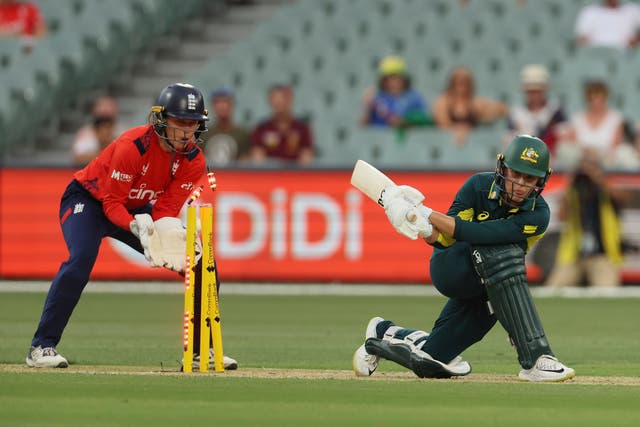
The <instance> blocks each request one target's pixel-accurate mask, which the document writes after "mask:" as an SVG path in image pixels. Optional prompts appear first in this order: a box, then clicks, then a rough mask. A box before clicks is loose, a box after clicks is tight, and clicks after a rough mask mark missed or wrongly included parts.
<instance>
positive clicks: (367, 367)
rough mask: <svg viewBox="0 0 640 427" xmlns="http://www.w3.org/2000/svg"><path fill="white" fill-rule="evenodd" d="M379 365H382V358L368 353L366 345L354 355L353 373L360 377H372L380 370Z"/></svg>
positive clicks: (359, 348)
mask: <svg viewBox="0 0 640 427" xmlns="http://www.w3.org/2000/svg"><path fill="white" fill-rule="evenodd" d="M378 363H380V356H375V355H373V354H369V353H367V350H365V348H364V344H362V345H361V346H360V347H358V349H357V350H356V352H355V353H353V372H355V373H356V376H358V377H368V376H371V375H372V374H373V373H374V372H375V371H376V369H377V368H378Z"/></svg>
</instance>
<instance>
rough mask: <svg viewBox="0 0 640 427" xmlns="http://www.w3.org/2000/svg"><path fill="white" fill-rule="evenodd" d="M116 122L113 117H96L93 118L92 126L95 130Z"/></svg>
mask: <svg viewBox="0 0 640 427" xmlns="http://www.w3.org/2000/svg"><path fill="white" fill-rule="evenodd" d="M115 122H116V120H115V119H114V118H113V117H111V116H96V117H94V118H93V121H92V124H93V127H94V128H97V127H100V126H102V125H113V124H114V123H115Z"/></svg>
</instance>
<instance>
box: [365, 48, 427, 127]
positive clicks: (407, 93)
mask: <svg viewBox="0 0 640 427" xmlns="http://www.w3.org/2000/svg"><path fill="white" fill-rule="evenodd" d="M378 72H379V78H378V87H377V88H374V87H373V86H371V87H369V88H367V90H366V91H365V93H364V96H363V101H362V104H363V111H362V116H361V117H360V124H361V125H362V126H380V127H394V128H400V127H407V126H411V125H421V124H426V123H428V117H427V113H426V111H427V108H426V104H425V101H424V100H423V99H422V96H421V95H420V94H419V93H418V92H417V91H416V90H414V89H412V88H411V77H410V76H409V74H408V73H407V65H406V63H405V61H404V59H402V58H401V57H399V56H387V57H385V58H384V59H383V60H382V61H380V65H379V67H378Z"/></svg>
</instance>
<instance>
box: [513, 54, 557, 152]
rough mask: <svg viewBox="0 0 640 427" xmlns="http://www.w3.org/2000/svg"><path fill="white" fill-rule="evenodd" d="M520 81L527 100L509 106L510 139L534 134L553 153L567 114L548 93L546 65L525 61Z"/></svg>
mask: <svg viewBox="0 0 640 427" xmlns="http://www.w3.org/2000/svg"><path fill="white" fill-rule="evenodd" d="M520 81H521V83H522V92H523V95H524V100H523V101H524V102H523V103H522V105H514V106H511V107H510V108H509V112H510V113H509V118H508V127H509V131H510V132H509V135H508V140H511V139H512V138H513V137H514V136H515V135H535V136H537V137H538V138H540V139H541V140H543V141H544V142H545V144H547V147H548V148H549V151H550V152H551V153H552V154H554V153H555V147H556V143H557V142H558V140H559V139H560V138H561V135H560V133H561V131H562V128H563V125H564V124H566V121H567V115H566V114H565V112H564V109H563V108H562V107H561V106H560V105H559V103H558V102H556V101H555V100H553V99H550V97H549V71H548V70H547V68H546V67H545V66H544V65H539V64H529V65H526V66H525V67H524V68H523V69H522V71H521V73H520Z"/></svg>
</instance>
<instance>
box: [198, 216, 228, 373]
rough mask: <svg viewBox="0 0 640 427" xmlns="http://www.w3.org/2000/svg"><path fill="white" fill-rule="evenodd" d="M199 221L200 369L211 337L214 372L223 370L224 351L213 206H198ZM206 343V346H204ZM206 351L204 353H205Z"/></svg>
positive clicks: (207, 359)
mask: <svg viewBox="0 0 640 427" xmlns="http://www.w3.org/2000/svg"><path fill="white" fill-rule="evenodd" d="M200 221H201V222H202V305H201V310H202V316H201V319H205V318H206V321H205V322H204V323H201V330H200V370H201V371H202V368H203V365H204V364H205V358H203V356H204V357H206V365H207V368H208V364H209V352H205V350H204V349H208V348H209V343H210V341H209V340H210V339H212V338H213V353H214V360H213V364H214V368H215V371H216V372H224V353H223V349H222V331H221V327H220V308H219V305H218V292H217V288H216V270H215V258H214V253H213V207H212V206H211V205H203V206H201V207H200ZM205 343H206V344H205ZM205 345H206V346H205ZM205 353H206V355H205Z"/></svg>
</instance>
